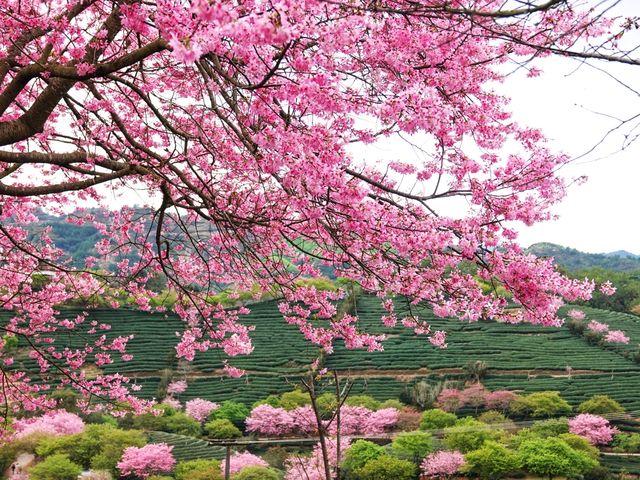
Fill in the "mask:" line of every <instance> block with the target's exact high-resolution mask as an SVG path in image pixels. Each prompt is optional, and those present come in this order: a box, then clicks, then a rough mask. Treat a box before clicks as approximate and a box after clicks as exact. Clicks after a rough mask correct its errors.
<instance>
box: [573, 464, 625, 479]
mask: <svg viewBox="0 0 640 480" xmlns="http://www.w3.org/2000/svg"><path fill="white" fill-rule="evenodd" d="M582 478H583V479H584V480H609V479H610V478H613V475H611V472H610V471H609V469H607V468H605V467H602V466H600V465H598V466H596V467H593V468H592V469H591V470H589V471H588V472H585V474H584V475H583V476H582ZM619 478H623V476H622V475H620V477H619Z"/></svg>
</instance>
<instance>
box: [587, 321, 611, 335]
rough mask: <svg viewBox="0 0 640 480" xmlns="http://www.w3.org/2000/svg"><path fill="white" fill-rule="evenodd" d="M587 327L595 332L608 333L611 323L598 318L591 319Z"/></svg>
mask: <svg viewBox="0 0 640 480" xmlns="http://www.w3.org/2000/svg"><path fill="white" fill-rule="evenodd" d="M587 328H588V329H589V330H591V331H592V332H594V333H606V332H608V331H609V325H607V324H606V323H602V322H598V321H597V320H591V321H590V322H589V323H588V324H587Z"/></svg>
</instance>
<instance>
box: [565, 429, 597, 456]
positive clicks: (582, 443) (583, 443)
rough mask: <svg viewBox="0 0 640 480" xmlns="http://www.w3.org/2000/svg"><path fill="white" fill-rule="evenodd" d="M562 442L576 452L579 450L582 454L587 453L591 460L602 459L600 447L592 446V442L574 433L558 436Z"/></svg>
mask: <svg viewBox="0 0 640 480" xmlns="http://www.w3.org/2000/svg"><path fill="white" fill-rule="evenodd" d="M558 438H559V439H560V440H563V441H564V442H566V443H567V445H569V446H570V447H571V448H573V449H574V450H579V451H581V452H584V453H586V454H587V455H589V456H590V457H591V458H593V459H595V460H597V459H598V458H599V457H600V450H598V447H594V446H593V445H591V442H589V440H587V439H586V438H584V437H581V436H580V435H575V434H573V433H562V434H560V435H558Z"/></svg>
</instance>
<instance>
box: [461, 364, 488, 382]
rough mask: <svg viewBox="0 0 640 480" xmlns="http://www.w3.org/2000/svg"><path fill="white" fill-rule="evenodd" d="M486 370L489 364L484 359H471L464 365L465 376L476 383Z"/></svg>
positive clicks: (485, 373) (484, 374)
mask: <svg viewBox="0 0 640 480" xmlns="http://www.w3.org/2000/svg"><path fill="white" fill-rule="evenodd" d="M488 370H489V364H488V363H487V362H485V361H484V360H472V361H470V362H467V364H466V365H465V372H466V374H467V378H468V379H470V380H472V381H474V382H476V383H477V382H479V381H480V380H482V379H483V378H484V377H485V376H486V375H487V371H488Z"/></svg>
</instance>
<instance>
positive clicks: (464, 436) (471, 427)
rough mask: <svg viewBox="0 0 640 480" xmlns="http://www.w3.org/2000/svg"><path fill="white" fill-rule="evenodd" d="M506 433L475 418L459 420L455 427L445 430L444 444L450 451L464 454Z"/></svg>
mask: <svg viewBox="0 0 640 480" xmlns="http://www.w3.org/2000/svg"><path fill="white" fill-rule="evenodd" d="M503 434H504V432H503V431H502V430H496V429H493V428H491V427H490V426H489V425H487V424H485V423H482V422H479V421H477V420H475V419H473V418H464V419H461V420H459V421H458V422H457V423H456V425H454V426H453V427H447V428H445V429H444V440H443V443H444V444H445V446H446V447H447V448H448V449H450V450H459V451H461V452H462V453H466V452H470V451H471V450H477V449H478V448H480V447H481V446H482V444H483V443H484V442H486V441H487V440H498V438H500V437H501V436H502V435H503Z"/></svg>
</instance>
